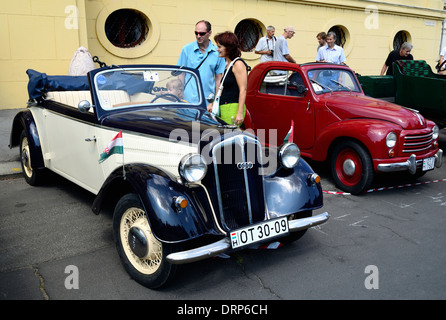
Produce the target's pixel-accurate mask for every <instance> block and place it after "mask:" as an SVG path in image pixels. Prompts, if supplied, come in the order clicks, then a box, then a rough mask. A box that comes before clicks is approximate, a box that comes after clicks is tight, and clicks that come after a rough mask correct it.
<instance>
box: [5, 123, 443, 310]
mask: <svg viewBox="0 0 446 320" xmlns="http://www.w3.org/2000/svg"><path fill="white" fill-rule="evenodd" d="M441 131H442V132H441V147H442V148H443V150H446V130H444V129H443V130H441ZM16 151H17V152H18V150H17V149H16ZM443 163H444V164H443V167H441V168H440V169H436V170H435V171H432V172H429V173H427V174H426V175H425V176H424V177H422V178H420V179H419V180H418V182H422V183H421V184H418V185H417V184H412V182H410V183H409V185H407V186H404V187H401V188H389V187H393V186H399V185H403V184H406V183H408V181H407V180H405V179H404V177H402V176H400V175H388V176H385V177H383V178H381V179H377V181H376V183H375V185H374V188H376V187H382V186H384V187H386V188H385V190H382V191H374V192H370V193H367V194H363V195H360V196H352V195H343V194H332V193H331V192H328V193H327V194H326V195H325V198H324V200H325V205H324V208H322V209H320V210H318V211H317V212H316V213H319V212H323V211H328V212H329V213H330V214H331V218H330V220H329V221H328V222H327V223H326V224H324V225H322V226H319V227H315V228H312V229H310V230H309V231H308V232H307V234H306V235H305V236H304V237H303V238H302V239H300V240H299V241H297V242H295V243H292V244H289V245H285V246H283V247H280V248H278V249H270V250H254V249H248V250H245V251H242V252H238V253H234V254H231V255H229V256H227V257H220V258H213V259H209V260H205V261H201V262H197V263H193V264H188V265H184V266H182V267H181V268H180V270H179V272H178V273H177V275H176V277H175V279H174V281H173V283H171V284H170V285H168V286H167V287H165V288H162V289H160V290H157V291H155V290H150V289H146V288H144V287H142V286H141V285H139V284H137V283H136V282H135V281H133V280H132V279H130V277H129V276H128V274H127V273H126V272H125V270H124V269H123V267H122V266H121V263H120V260H119V257H118V254H117V252H116V250H115V247H114V243H113V238H112V227H111V224H112V221H111V213H110V212H105V213H102V214H100V215H98V216H97V215H94V214H93V213H92V211H91V209H90V206H91V204H92V202H93V199H94V196H93V195H92V194H90V193H88V192H87V191H84V190H83V189H81V188H80V187H77V186H76V185H74V184H72V183H70V182H68V181H67V180H65V179H62V178H60V177H57V176H52V178H51V179H49V181H48V183H47V184H46V185H44V186H40V187H31V186H29V185H27V184H26V182H25V181H24V179H23V178H22V177H21V175H14V176H8V177H3V178H2V179H1V180H0V210H1V212H0V299H3V300H15V299H18V300H45V299H49V300H66V299H67V300H68V299H70V300H71V299H95V300H96V299H134V300H140V299H141V300H149V299H150V300H157V299H159V300H170V301H177V302H178V301H180V300H200V301H203V300H209V299H211V300H231V301H234V300H240V301H247V300H249V301H253V300H254V301H259V302H262V301H273V300H296V299H299V300H300V299H357V300H363V299H373V300H375V299H376V300H382V299H419V300H424V299H428V300H430V299H445V298H446V280H445V279H446V268H444V265H445V263H446V250H444V246H445V244H446V232H445V226H446V181H436V180H438V179H446V164H445V160H443ZM313 167H314V168H315V169H316V170H317V171H319V172H320V173H321V176H322V178H323V180H322V185H323V189H324V190H325V191H339V190H337V189H336V188H335V186H334V185H333V182H332V181H331V178H330V176H329V174H328V173H327V172H324V168H322V167H319V166H316V165H315V166H313Z"/></svg>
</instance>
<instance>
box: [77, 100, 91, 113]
mask: <svg viewBox="0 0 446 320" xmlns="http://www.w3.org/2000/svg"><path fill="white" fill-rule="evenodd" d="M90 107H91V105H90V102H89V101H87V100H82V101H81V102H79V104H78V105H77V108H78V109H79V111H80V112H82V113H87V112H88V111H90Z"/></svg>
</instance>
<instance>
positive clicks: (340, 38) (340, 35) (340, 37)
mask: <svg viewBox="0 0 446 320" xmlns="http://www.w3.org/2000/svg"><path fill="white" fill-rule="evenodd" d="M328 32H334V33H335V34H336V41H335V43H336V44H337V45H338V46H340V47H344V46H345V44H346V42H347V33H348V32H347V31H346V29H345V28H343V27H342V26H333V27H331V28H330V30H328ZM328 32H327V33H328Z"/></svg>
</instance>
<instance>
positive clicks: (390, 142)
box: [386, 132, 397, 148]
mask: <svg viewBox="0 0 446 320" xmlns="http://www.w3.org/2000/svg"><path fill="white" fill-rule="evenodd" d="M396 140H397V137H396V134H395V133H394V132H390V133H389V134H388V135H387V137H386V145H387V147H389V148H393V147H394V146H395V145H396Z"/></svg>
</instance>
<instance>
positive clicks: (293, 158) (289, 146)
mask: <svg viewBox="0 0 446 320" xmlns="http://www.w3.org/2000/svg"><path fill="white" fill-rule="evenodd" d="M299 159H300V150H299V147H298V146H297V145H296V144H294V143H286V144H284V145H283V146H282V147H281V148H280V151H279V160H280V163H281V164H282V165H283V166H284V167H285V168H288V169H291V168H294V167H295V166H296V165H297V163H298V162H299Z"/></svg>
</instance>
